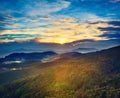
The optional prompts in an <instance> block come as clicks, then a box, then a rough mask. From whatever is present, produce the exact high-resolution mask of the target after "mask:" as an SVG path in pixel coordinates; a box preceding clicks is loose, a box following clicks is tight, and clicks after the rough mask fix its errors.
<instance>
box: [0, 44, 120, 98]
mask: <svg viewBox="0 0 120 98" xmlns="http://www.w3.org/2000/svg"><path fill="white" fill-rule="evenodd" d="M119 51H120V46H118V47H114V48H111V49H106V50H103V51H100V52H95V53H90V54H85V55H82V56H78V57H74V58H73V56H72V57H70V58H69V59H67V58H68V57H66V59H65V58H63V59H62V58H61V59H59V60H56V61H53V62H47V63H36V64H35V65H34V66H31V67H29V68H28V69H29V70H28V71H29V73H30V75H29V76H27V77H25V78H22V79H19V80H17V81H14V82H11V83H9V84H6V85H4V86H1V87H0V97H1V98H120V52H119Z"/></svg>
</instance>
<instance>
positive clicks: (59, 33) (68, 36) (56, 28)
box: [0, 18, 114, 43]
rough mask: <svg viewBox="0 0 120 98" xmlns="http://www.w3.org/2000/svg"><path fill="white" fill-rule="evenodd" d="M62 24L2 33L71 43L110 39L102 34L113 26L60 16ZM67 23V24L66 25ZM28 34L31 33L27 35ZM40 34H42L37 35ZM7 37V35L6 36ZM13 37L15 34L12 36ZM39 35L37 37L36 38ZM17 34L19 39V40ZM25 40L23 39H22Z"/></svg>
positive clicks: (51, 41) (50, 41)
mask: <svg viewBox="0 0 120 98" xmlns="http://www.w3.org/2000/svg"><path fill="white" fill-rule="evenodd" d="M58 22H59V23H60V25H56V24H53V23H52V24H53V25H50V26H48V27H45V28H35V29H28V30H27V29H26V30H4V31H1V32H0V34H1V35H5V34H9V35H10V34H11V33H14V34H26V35H25V37H26V38H28V37H29V38H31V37H30V36H31V35H30V34H32V39H35V41H36V42H46V43H70V42H73V41H76V40H85V39H92V40H108V39H109V38H108V37H106V36H101V35H103V34H104V33H106V32H105V29H107V28H110V27H109V26H113V25H111V24H109V23H107V22H106V21H105V22H96V23H82V24H79V23H77V22H76V20H75V19H71V18H60V19H58ZM66 24H67V25H66ZM113 27H114V26H113ZM111 31H112V30H111ZM27 34H28V35H29V36H28V37H27ZM36 35H40V36H36ZM5 37H6V38H7V36H5ZM10 37H11V38H13V36H10ZM36 37H37V38H36ZM18 38H20V37H18V36H17V39H16V40H18ZM21 40H23V39H21Z"/></svg>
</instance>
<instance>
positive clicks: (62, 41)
mask: <svg viewBox="0 0 120 98" xmlns="http://www.w3.org/2000/svg"><path fill="white" fill-rule="evenodd" d="M66 42H67V40H66V38H61V39H60V40H59V42H58V43H59V44H65V43H66Z"/></svg>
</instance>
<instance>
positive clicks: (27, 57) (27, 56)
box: [0, 51, 57, 63]
mask: <svg viewBox="0 0 120 98" xmlns="http://www.w3.org/2000/svg"><path fill="white" fill-rule="evenodd" d="M55 55H57V54H56V53H55V52H52V51H47V52H41V53H39V52H35V53H13V54H10V55H8V56H5V57H4V58H1V59H0V63H4V62H8V61H9V62H11V63H12V61H40V60H41V59H43V58H46V57H50V56H55ZM13 63H14V62H13ZM16 63H17V62H16Z"/></svg>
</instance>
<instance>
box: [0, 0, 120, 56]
mask: <svg viewBox="0 0 120 98" xmlns="http://www.w3.org/2000/svg"><path fill="white" fill-rule="evenodd" d="M119 12H120V0H0V55H1V56H2V55H5V54H7V53H10V52H18V51H16V50H19V51H21V52H23V51H27V52H31V51H48V50H54V51H57V52H61V51H62V52H69V51H80V52H89V51H93V50H94V51H97V50H101V49H103V48H109V47H113V46H116V45H120V13H119ZM28 47H29V48H28Z"/></svg>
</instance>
